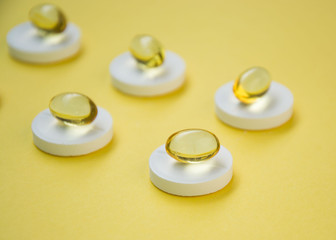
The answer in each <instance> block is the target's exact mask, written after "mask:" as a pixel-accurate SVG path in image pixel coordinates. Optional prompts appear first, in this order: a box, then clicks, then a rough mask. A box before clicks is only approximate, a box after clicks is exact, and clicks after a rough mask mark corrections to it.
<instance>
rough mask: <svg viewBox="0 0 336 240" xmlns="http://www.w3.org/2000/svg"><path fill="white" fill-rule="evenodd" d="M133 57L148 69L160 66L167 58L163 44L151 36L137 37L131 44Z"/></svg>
mask: <svg viewBox="0 0 336 240" xmlns="http://www.w3.org/2000/svg"><path fill="white" fill-rule="evenodd" d="M129 50H130V52H131V53H132V55H133V57H134V58H135V59H136V60H137V61H138V62H139V63H142V64H143V65H145V66H146V67H157V66H160V65H161V64H162V63H163V61H164V57H165V53H164V49H163V47H162V45H161V43H160V42H159V41H158V40H157V39H156V38H154V37H152V36H150V35H145V34H142V35H136V36H135V37H134V38H133V39H132V41H131V44H130V47H129Z"/></svg>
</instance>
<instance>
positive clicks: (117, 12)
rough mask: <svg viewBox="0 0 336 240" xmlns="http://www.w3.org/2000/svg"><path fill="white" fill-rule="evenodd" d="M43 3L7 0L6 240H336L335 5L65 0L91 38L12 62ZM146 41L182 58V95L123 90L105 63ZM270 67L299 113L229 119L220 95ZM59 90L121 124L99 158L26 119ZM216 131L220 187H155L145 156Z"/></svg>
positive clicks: (2, 26)
mask: <svg viewBox="0 0 336 240" xmlns="http://www.w3.org/2000/svg"><path fill="white" fill-rule="evenodd" d="M36 3H39V1H19V0H1V1H0V134H1V139H0V239H1V240H45V239H48V240H49V239H51V240H52V239H57V240H60V239H62V240H67V239H71V240H73V239H79V240H87V239H90V240H91V239H95V240H105V239H146V240H150V239H162V240H165V239H216V240H217V239H336V204H335V201H336V153H335V150H336V144H335V137H336V130H335V123H336V112H335V106H336V104H335V89H336V79H335V63H336V61H335V60H336V51H335V50H336V28H335V27H336V14H335V12H336V2H335V1H333V0H320V1H305V0H298V1H293V0H284V1H280V0H276V1H269V0H254V1H247V0H234V1H228V0H223V1H221V0H207V1H197V0H169V1H168V0H167V1H159V0H132V1H131V0H120V1H117V0H114V1H109V0H105V1H103V0H95V1H92V0H91V1H88V0H81V1H80V0H76V1H69V0H63V1H57V2H55V3H56V4H58V5H59V6H61V7H62V8H63V10H64V12H65V13H66V14H67V16H68V18H69V20H70V21H72V22H74V23H76V24H77V25H78V26H80V28H81V31H82V51H81V53H80V55H79V56H78V57H76V58H74V59H72V60H68V61H65V62H62V63H58V64H53V65H47V66H40V65H31V64H25V63H20V62H18V61H15V60H13V59H12V58H11V57H10V56H9V54H8V48H7V44H6V34H7V32H8V31H9V30H10V29H11V28H12V27H14V26H15V25H17V24H20V23H22V22H24V21H26V20H27V18H28V11H29V9H30V8H31V7H32V6H33V5H34V4H36ZM137 33H150V34H152V35H154V36H156V37H157V38H159V39H160V40H161V41H162V43H163V44H164V46H165V47H166V49H169V50H172V51H174V52H176V53H178V54H179V55H180V56H182V57H183V58H184V59H185V61H186V63H187V82H186V84H185V85H184V86H183V88H181V89H180V90H178V91H177V92H175V93H172V94H169V95H166V96H162V97H155V98H137V97H131V96H127V95H124V94H122V93H120V92H119V91H117V90H115V89H114V88H113V87H112V85H111V81H110V75H109V71H108V66H109V63H110V62H111V60H112V59H113V58H114V57H116V56H117V55H119V54H121V53H123V52H124V51H127V49H128V44H129V42H130V40H131V38H132V37H133V36H134V35H135V34H137ZM255 65H260V66H264V67H266V68H267V69H268V70H269V71H270V72H271V74H272V76H273V79H274V80H276V81H278V82H281V83H282V84H284V85H285V86H287V87H288V88H289V89H290V90H291V91H292V93H293V95H294V115H293V118H292V119H291V120H290V121H289V122H288V123H286V124H285V125H283V126H281V127H279V128H276V129H272V130H268V131H257V132H251V131H243V130H238V129H234V128H231V127H229V126H226V125H225V124H223V123H222V122H220V121H219V120H218V119H217V118H216V115H215V113H214V94H215V91H216V90H217V89H218V88H219V87H220V86H221V85H223V84H225V83H226V82H228V81H230V80H233V79H235V78H236V76H237V75H238V74H239V73H240V72H242V71H243V70H245V69H246V68H248V67H251V66H255ZM64 91H78V92H82V93H84V94H87V95H88V96H90V97H91V98H92V99H93V100H94V101H95V102H96V104H97V105H99V106H101V107H103V108H105V109H107V110H108V111H109V112H110V113H111V115H112V116H113V119H114V121H115V122H114V130H115V135H114V138H113V140H112V142H111V143H110V144H109V145H108V146H106V147H105V148H103V149H102V150H100V151H98V152H95V153H92V154H89V155H86V156H81V157H72V158H63V157H55V156H51V155H48V154H45V153H43V152H41V151H39V150H38V149H37V148H36V147H35V146H34V145H33V141H32V133H31V122H32V120H33V119H34V117H35V116H36V115H37V114H38V113H39V112H40V111H42V110H44V109H46V108H47V106H48V102H49V99H50V98H51V97H52V96H54V95H55V94H57V93H61V92H64ZM191 127H197V128H205V129H208V130H210V131H212V132H214V133H215V134H216V135H217V136H218V138H219V139H220V141H221V144H222V145H224V146H225V147H226V148H228V149H229V150H230V151H231V153H232V155H233V157H234V177H233V180H232V182H231V183H230V184H229V185H228V186H227V187H225V188H224V189H223V190H221V191H219V192H217V193H214V194H210V195H207V196H201V197H189V198H184V197H177V196H172V195H169V194H166V193H164V192H162V191H160V190H158V189H157V188H155V187H154V186H153V185H152V184H151V182H150V180H149V169H148V159H149V156H150V154H151V153H152V151H153V150H154V149H155V148H157V147H158V146H159V145H161V144H163V143H165V141H166V139H167V137H168V136H169V135H170V134H172V133H173V132H175V131H177V130H180V129H184V128H191Z"/></svg>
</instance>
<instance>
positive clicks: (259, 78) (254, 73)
mask: <svg viewBox="0 0 336 240" xmlns="http://www.w3.org/2000/svg"><path fill="white" fill-rule="evenodd" d="M270 84H271V76H270V74H269V73H268V71H267V70H266V69H265V68H262V67H253V68H250V69H247V70H246V71H245V72H243V73H242V74H240V76H239V77H238V78H237V80H236V81H235V83H234V85H233V92H234V94H235V95H236V97H237V98H238V99H239V100H240V101H241V102H243V103H247V104H249V103H253V102H255V101H256V100H257V99H258V98H259V97H261V96H263V95H264V94H265V93H266V92H267V90H268V89H269V86H270Z"/></svg>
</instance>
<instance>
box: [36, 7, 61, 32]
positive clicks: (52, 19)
mask: <svg viewBox="0 0 336 240" xmlns="http://www.w3.org/2000/svg"><path fill="white" fill-rule="evenodd" d="M29 19H30V21H31V22H32V23H33V24H34V25H35V27H37V28H38V29H40V30H42V31H44V32H47V33H60V32H63V31H64V30H65V28H66V24H67V21H66V18H65V15H64V14H63V12H62V11H61V10H60V9H59V8H58V7H56V6H55V5H53V4H49V3H48V4H40V5H37V6H35V7H33V8H32V9H31V10H30V12H29Z"/></svg>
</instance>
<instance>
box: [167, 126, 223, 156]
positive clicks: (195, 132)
mask: <svg viewBox="0 0 336 240" xmlns="http://www.w3.org/2000/svg"><path fill="white" fill-rule="evenodd" d="M219 148H220V144H219V140H218V138H217V137H216V136H215V134H213V133H211V132H209V131H206V130H203V129H185V130H181V131H179V132H176V133H174V134H173V135H171V136H170V137H169V138H168V140H167V142H166V151H167V153H168V154H169V155H170V156H171V157H173V158H175V159H176V160H178V161H180V162H184V163H197V162H201V161H204V160H208V159H210V158H211V157H213V156H214V155H216V154H217V152H218V151H219Z"/></svg>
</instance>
